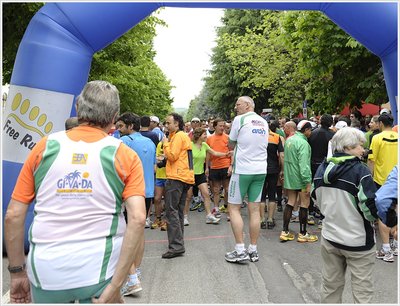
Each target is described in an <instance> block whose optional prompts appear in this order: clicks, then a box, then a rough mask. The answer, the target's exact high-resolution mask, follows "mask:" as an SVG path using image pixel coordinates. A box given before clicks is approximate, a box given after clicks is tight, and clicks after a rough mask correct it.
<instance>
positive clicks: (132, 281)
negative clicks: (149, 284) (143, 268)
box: [128, 273, 139, 286]
mask: <svg viewBox="0 0 400 306" xmlns="http://www.w3.org/2000/svg"><path fill="white" fill-rule="evenodd" d="M138 282H139V279H138V277H137V273H135V274H133V275H131V274H130V275H129V282H128V283H129V285H131V286H132V285H134V284H137V283H138Z"/></svg>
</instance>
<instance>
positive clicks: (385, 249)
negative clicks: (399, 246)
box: [382, 243, 390, 252]
mask: <svg viewBox="0 0 400 306" xmlns="http://www.w3.org/2000/svg"><path fill="white" fill-rule="evenodd" d="M382 248H383V250H384V251H385V252H389V251H390V244H389V243H384V244H382Z"/></svg>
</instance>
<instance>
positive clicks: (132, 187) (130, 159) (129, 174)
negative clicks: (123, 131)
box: [115, 143, 146, 201]
mask: <svg viewBox="0 0 400 306" xmlns="http://www.w3.org/2000/svg"><path fill="white" fill-rule="evenodd" d="M116 156H117V159H116V161H115V163H116V164H115V166H116V169H117V172H118V175H119V177H120V178H121V180H122V181H123V182H124V183H125V188H124V191H123V192H122V199H123V200H124V201H125V200H126V199H127V198H129V197H131V196H136V195H139V196H143V197H145V196H146V194H145V183H144V175H143V166H142V162H141V161H140V158H139V156H138V155H137V154H136V152H135V151H134V150H132V149H131V148H129V147H128V146H127V145H125V144H124V143H122V144H121V145H120V146H119V148H118V151H117V155H116Z"/></svg>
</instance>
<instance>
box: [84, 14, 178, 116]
mask: <svg viewBox="0 0 400 306" xmlns="http://www.w3.org/2000/svg"><path fill="white" fill-rule="evenodd" d="M157 24H161V25H165V23H164V22H163V21H162V20H160V19H158V18H157V17H156V16H155V14H152V15H150V16H149V17H147V18H146V19H144V20H143V21H142V22H140V23H139V24H137V25H136V26H135V27H133V28H132V29H131V30H129V31H128V32H126V33H125V34H124V35H122V36H121V37H120V38H118V39H117V40H116V41H114V42H113V43H112V44H110V45H109V46H107V47H106V48H104V49H103V50H101V51H99V52H97V53H96V54H95V55H94V56H93V60H92V66H91V69H90V75H89V80H96V79H101V80H106V81H109V82H110V83H112V84H114V85H115V86H116V87H117V88H118V90H119V91H120V99H121V112H125V111H132V112H135V113H137V114H138V115H139V116H141V115H153V114H155V115H157V116H159V117H160V118H164V117H166V116H167V115H168V113H169V112H171V111H172V106H171V105H172V102H173V100H172V98H171V97H170V92H171V89H172V86H171V85H170V82H171V81H170V80H167V77H166V75H165V74H164V73H163V72H162V71H161V69H160V68H159V67H158V66H157V65H156V64H155V62H154V56H155V51H154V45H153V39H154V37H155V35H156V32H155V27H156V25H157Z"/></svg>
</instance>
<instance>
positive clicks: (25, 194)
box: [11, 136, 47, 205]
mask: <svg viewBox="0 0 400 306" xmlns="http://www.w3.org/2000/svg"><path fill="white" fill-rule="evenodd" d="M46 141H47V136H46V137H43V138H42V139H40V140H39V141H38V143H37V144H36V145H35V146H34V147H33V149H32V151H31V153H29V155H28V158H27V159H26V160H25V163H24V165H23V166H22V169H21V172H20V173H19V176H18V179H17V183H16V184H15V187H14V191H13V194H12V195H11V197H12V198H13V199H14V200H17V201H20V202H22V203H25V204H28V205H29V204H31V203H32V201H33V199H34V198H35V181H34V179H33V173H34V171H35V170H36V168H37V167H38V165H39V164H40V161H41V160H42V156H43V152H44V150H45V148H46Z"/></svg>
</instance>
